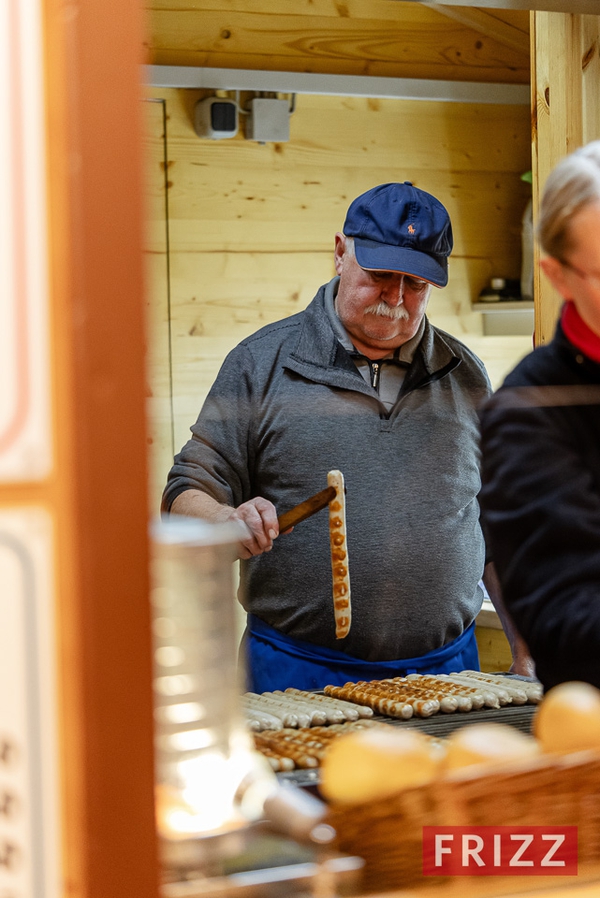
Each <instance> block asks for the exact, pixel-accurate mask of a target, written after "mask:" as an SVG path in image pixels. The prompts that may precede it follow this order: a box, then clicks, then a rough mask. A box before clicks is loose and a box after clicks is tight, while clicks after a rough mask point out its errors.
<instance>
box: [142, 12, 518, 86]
mask: <svg viewBox="0 0 600 898" xmlns="http://www.w3.org/2000/svg"><path fill="white" fill-rule="evenodd" d="M147 7H148V13H149V15H148V19H149V23H150V36H149V40H148V47H147V52H148V58H149V61H150V62H152V63H155V64H159V65H196V66H211V67H222V68H238V69H240V68H241V69H268V70H271V71H297V72H323V73H336V74H362V75H382V76H395V77H407V78H442V79H449V80H467V81H497V82H513V83H523V84H526V83H528V81H529V54H528V51H527V48H526V46H525V47H524V46H523V37H524V36H526V35H527V33H528V26H527V18H526V14H523V13H522V12H518V11H517V12H512V13H505V14H504V15H503V16H502V17H500V16H498V18H497V24H496V28H495V29H494V27H493V17H492V16H490V15H487V14H486V19H487V24H486V28H484V29H483V30H481V29H479V30H474V29H473V28H472V27H470V26H469V23H467V24H463V22H461V21H457V20H456V19H452V20H451V19H449V18H448V17H447V15H445V14H443V12H440V11H438V10H437V9H430V8H428V7H427V6H425V5H422V4H420V3H414V2H402V0H398V2H394V3H391V2H389V0H369V2H368V3H365V2H364V0H303V2H298V3H294V4H290V3H289V2H287V0H262V2H261V3H260V4H257V3H256V2H254V0H197V2H195V3H194V4H190V3H188V2H187V0H161V2H160V3H159V2H157V0H149V2H148V3H147ZM490 23H491V24H490Z"/></svg>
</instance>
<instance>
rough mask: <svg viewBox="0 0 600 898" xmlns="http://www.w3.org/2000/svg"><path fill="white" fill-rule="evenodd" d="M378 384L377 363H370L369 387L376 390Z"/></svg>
mask: <svg viewBox="0 0 600 898" xmlns="http://www.w3.org/2000/svg"><path fill="white" fill-rule="evenodd" d="M378 383H379V363H378V362H371V386H372V387H373V389H374V390H376V389H377V384H378Z"/></svg>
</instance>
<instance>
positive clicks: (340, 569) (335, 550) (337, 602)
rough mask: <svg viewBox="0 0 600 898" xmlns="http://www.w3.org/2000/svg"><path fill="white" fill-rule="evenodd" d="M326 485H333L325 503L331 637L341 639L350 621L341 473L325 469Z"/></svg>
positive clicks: (344, 507)
mask: <svg viewBox="0 0 600 898" xmlns="http://www.w3.org/2000/svg"><path fill="white" fill-rule="evenodd" d="M327 484H328V486H333V487H335V491H336V497H335V499H332V500H331V502H330V503H329V543H330V547H331V575H332V579H333V611H334V615H335V637H336V639H343V638H344V637H345V636H347V635H348V633H349V632H350V626H351V624H352V607H351V604H350V573H349V570H348V545H347V541H346V494H345V491H344V475H343V474H342V472H341V471H329V473H328V474H327Z"/></svg>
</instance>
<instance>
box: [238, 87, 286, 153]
mask: <svg viewBox="0 0 600 898" xmlns="http://www.w3.org/2000/svg"><path fill="white" fill-rule="evenodd" d="M246 139H247V140H257V141H258V142H259V143H267V142H270V143H283V142H285V141H288V140H289V139H290V107H289V103H288V101H287V100H277V99H267V98H264V97H255V98H254V99H253V100H251V101H250V113H249V115H248V118H247V120H246Z"/></svg>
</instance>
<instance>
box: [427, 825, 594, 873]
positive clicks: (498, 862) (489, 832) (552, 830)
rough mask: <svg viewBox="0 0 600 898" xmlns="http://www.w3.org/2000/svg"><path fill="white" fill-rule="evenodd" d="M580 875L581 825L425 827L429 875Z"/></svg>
mask: <svg viewBox="0 0 600 898" xmlns="http://www.w3.org/2000/svg"><path fill="white" fill-rule="evenodd" d="M576 875H577V827H576V826H424V827H423V876H576Z"/></svg>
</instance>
